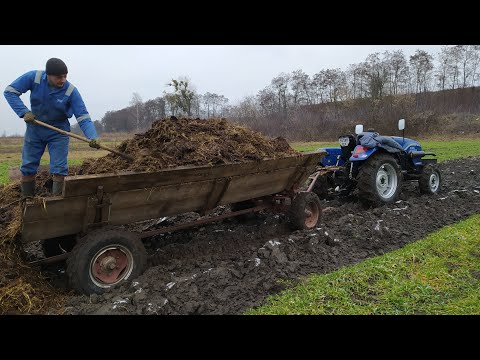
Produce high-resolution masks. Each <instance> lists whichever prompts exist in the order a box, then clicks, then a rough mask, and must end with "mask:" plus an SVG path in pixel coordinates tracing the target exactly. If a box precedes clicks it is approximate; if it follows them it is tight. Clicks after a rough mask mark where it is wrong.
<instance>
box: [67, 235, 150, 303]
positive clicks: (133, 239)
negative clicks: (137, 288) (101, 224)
mask: <svg viewBox="0 0 480 360" xmlns="http://www.w3.org/2000/svg"><path fill="white" fill-rule="evenodd" d="M146 265H147V252H146V250H145V247H144V246H143V243H142V242H141V240H140V239H139V238H138V237H137V235H136V234H134V233H131V232H128V231H124V230H103V231H102V230H101V229H100V230H97V231H95V232H92V233H90V234H88V235H87V236H85V237H84V238H83V239H81V240H80V241H79V243H78V244H77V245H76V246H75V247H74V248H73V250H72V254H71V256H70V257H69V258H68V259H67V275H68V277H69V280H70V286H71V287H72V288H73V289H74V290H76V291H78V292H80V293H85V294H91V293H96V294H101V293H103V292H105V290H107V289H109V288H111V287H114V286H116V285H118V284H120V283H122V282H124V281H126V280H128V279H134V278H136V277H137V276H139V275H141V274H142V272H143V271H144V270H145V268H146Z"/></svg>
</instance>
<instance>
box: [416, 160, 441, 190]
mask: <svg viewBox="0 0 480 360" xmlns="http://www.w3.org/2000/svg"><path fill="white" fill-rule="evenodd" d="M441 185H442V175H441V173H440V170H439V169H438V167H437V166H436V165H434V164H427V165H425V166H424V168H423V171H422V174H421V175H420V178H419V179H418V187H419V188H420V193H421V194H429V195H431V194H436V193H438V192H439V191H440V187H441Z"/></svg>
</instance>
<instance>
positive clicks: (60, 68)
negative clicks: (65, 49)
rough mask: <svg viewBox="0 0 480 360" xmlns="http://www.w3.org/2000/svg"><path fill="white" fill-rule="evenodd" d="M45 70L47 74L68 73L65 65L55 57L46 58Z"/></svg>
mask: <svg viewBox="0 0 480 360" xmlns="http://www.w3.org/2000/svg"><path fill="white" fill-rule="evenodd" d="M45 71H46V72H47V75H63V74H67V73H68V69H67V65H65V63H64V62H63V61H62V60H60V59H57V58H51V59H48V61H47V66H46V67H45Z"/></svg>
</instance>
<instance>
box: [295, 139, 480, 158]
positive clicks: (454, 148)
mask: <svg viewBox="0 0 480 360" xmlns="http://www.w3.org/2000/svg"><path fill="white" fill-rule="evenodd" d="M419 142H420V144H421V145H422V148H423V149H424V150H425V151H431V152H433V153H435V154H436V155H437V159H438V161H439V162H442V161H445V160H453V159H458V158H462V157H467V156H480V139H463V140H452V141H446V140H445V141H440V140H419ZM292 147H293V148H294V149H296V150H299V151H313V150H316V149H318V148H320V147H339V145H338V143H334V142H331V143H327V142H318V143H292Z"/></svg>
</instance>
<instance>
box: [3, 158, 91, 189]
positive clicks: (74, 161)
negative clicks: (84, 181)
mask: <svg viewBox="0 0 480 360" xmlns="http://www.w3.org/2000/svg"><path fill="white" fill-rule="evenodd" d="M82 162H83V160H82V159H71V160H68V165H80V164H81V163H82ZM21 163H22V162H21V161H2V162H0V185H1V184H7V183H8V182H9V181H10V179H9V176H8V168H9V167H10V166H20V165H21ZM48 164H49V160H48V159H42V160H41V161H40V165H48Z"/></svg>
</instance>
